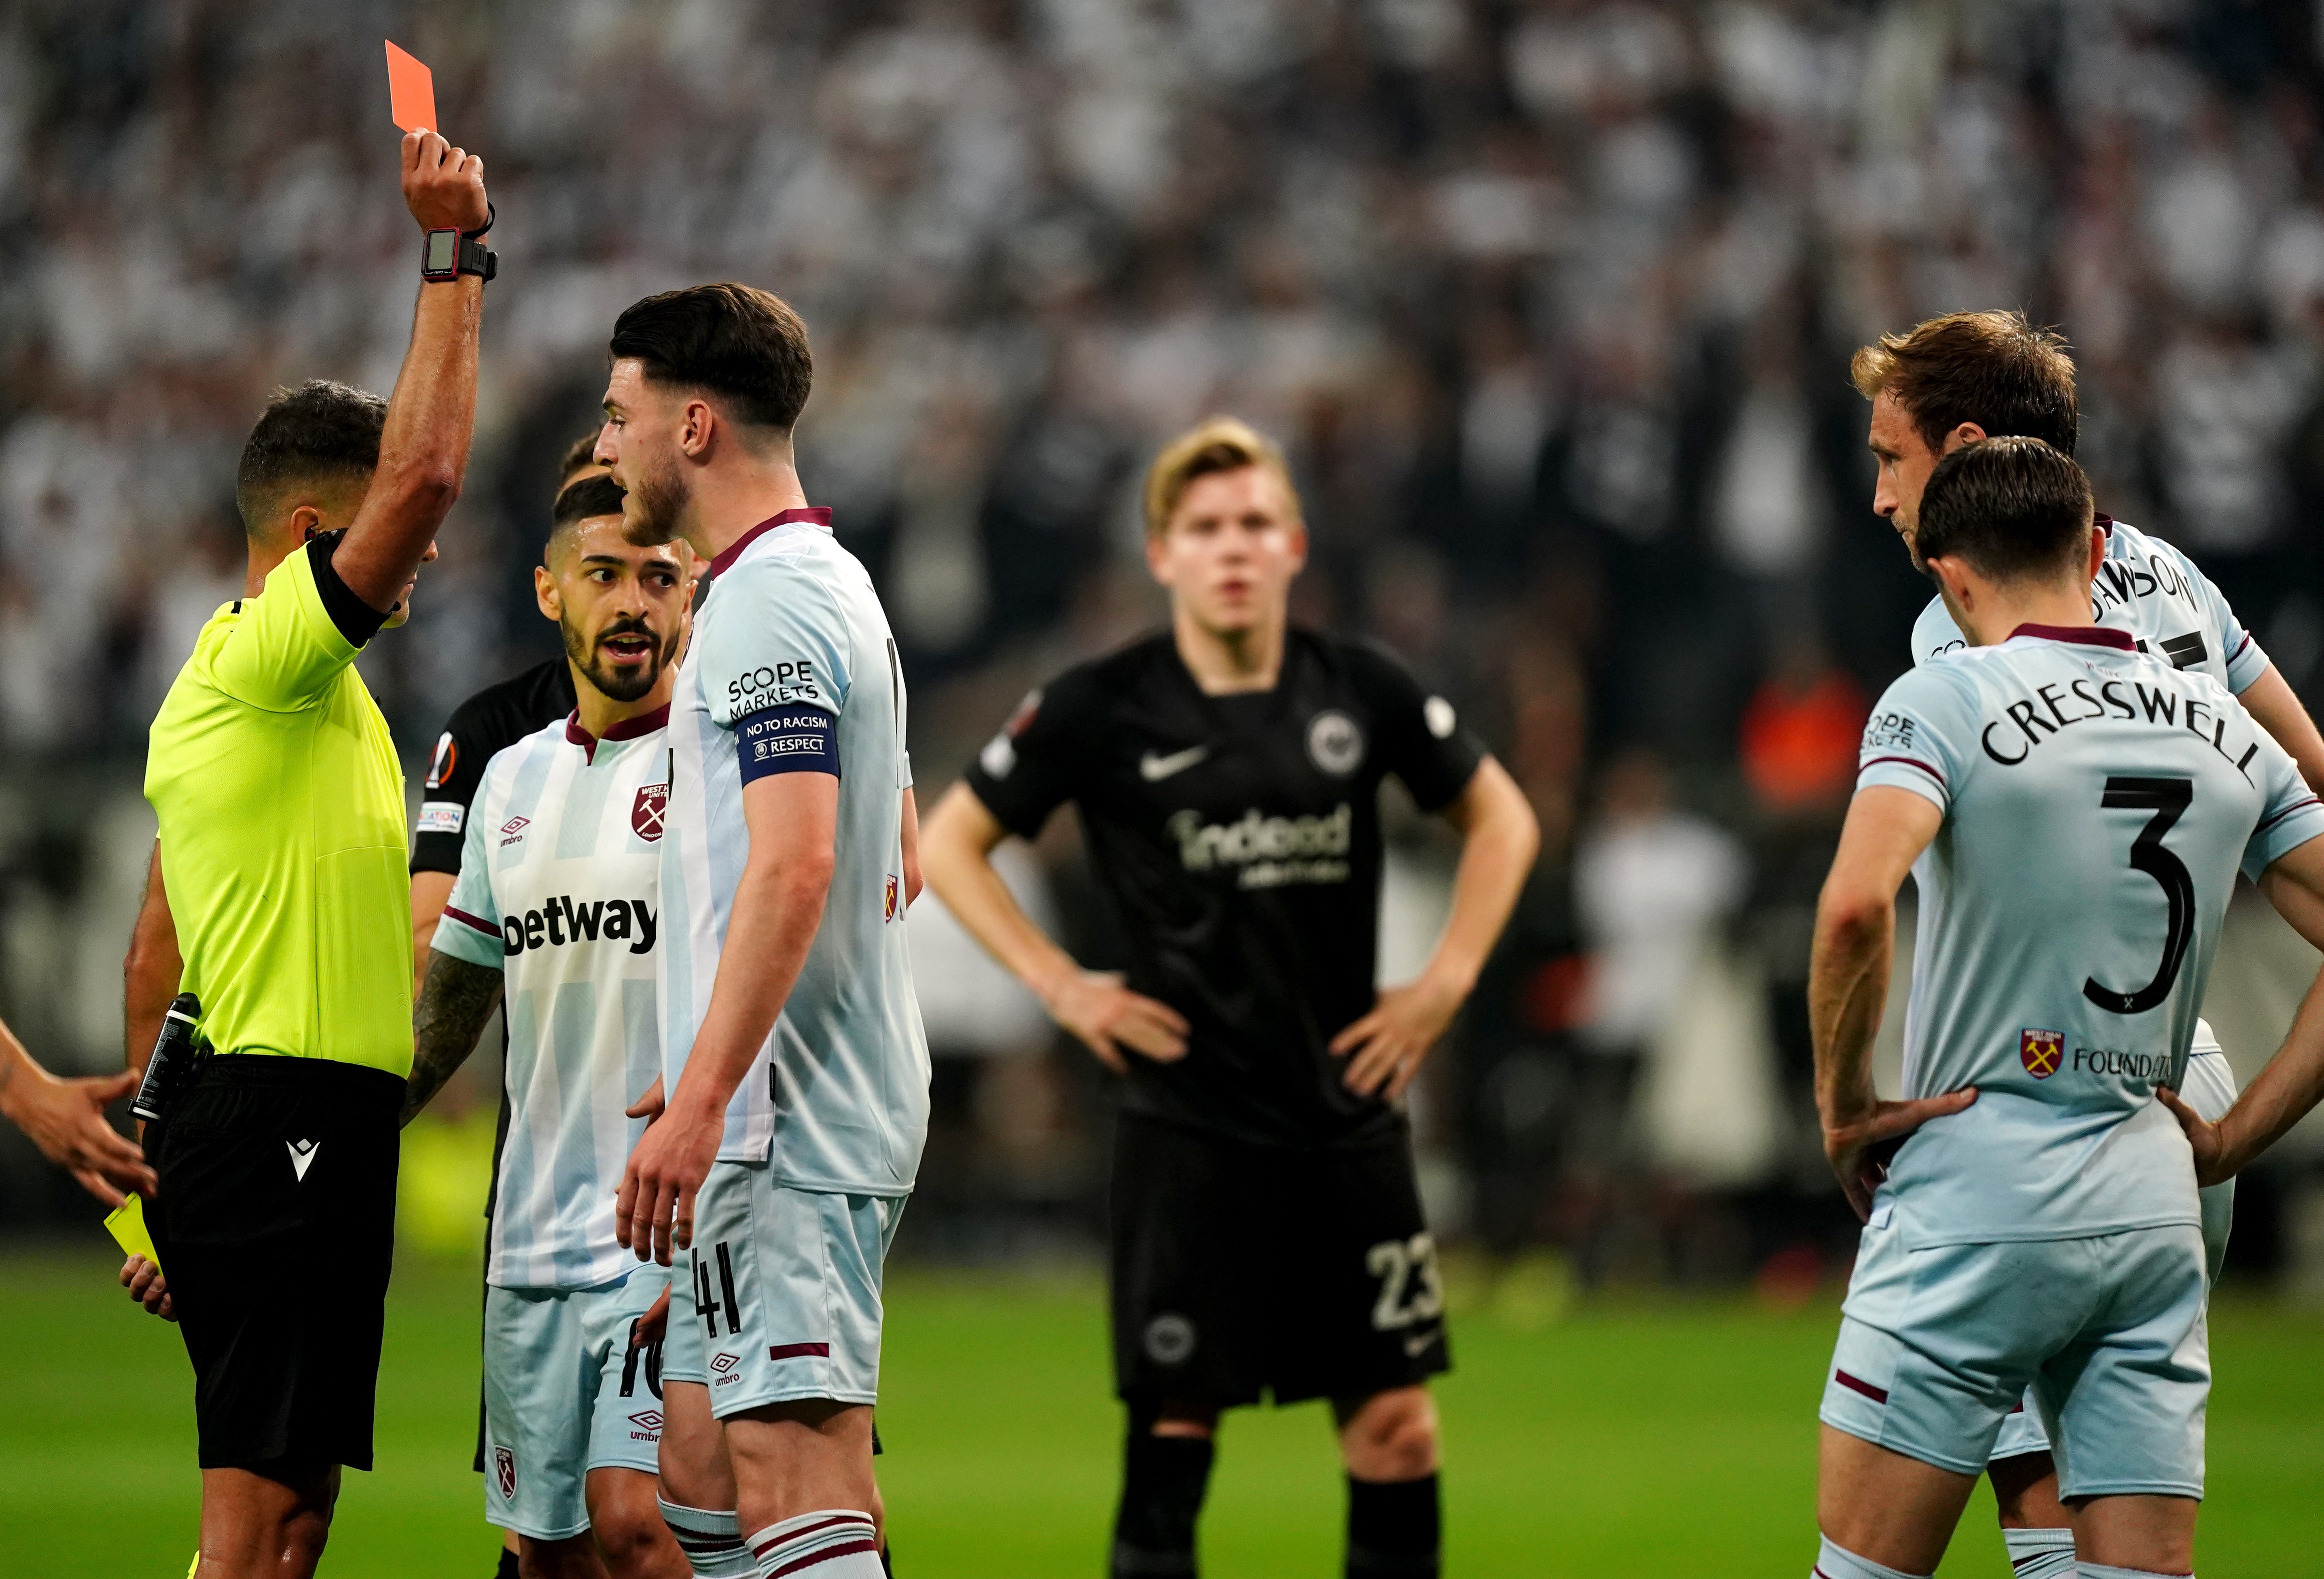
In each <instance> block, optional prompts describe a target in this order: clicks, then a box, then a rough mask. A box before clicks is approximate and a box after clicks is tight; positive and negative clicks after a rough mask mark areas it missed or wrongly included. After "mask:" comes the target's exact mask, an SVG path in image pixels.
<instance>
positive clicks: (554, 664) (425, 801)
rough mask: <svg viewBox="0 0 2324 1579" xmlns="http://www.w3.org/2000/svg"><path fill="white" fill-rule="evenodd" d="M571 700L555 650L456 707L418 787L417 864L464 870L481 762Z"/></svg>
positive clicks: (557, 714)
mask: <svg viewBox="0 0 2324 1579" xmlns="http://www.w3.org/2000/svg"><path fill="white" fill-rule="evenodd" d="M574 705H575V703H574V696H573V670H572V669H570V668H568V667H567V665H566V662H565V660H564V659H563V658H562V657H558V658H552V659H550V660H549V661H548V662H546V663H541V664H536V665H534V666H533V667H532V668H530V669H526V670H525V671H524V672H523V673H522V674H520V675H518V676H517V677H516V678H514V679H505V680H503V681H502V682H501V683H500V684H498V685H496V686H486V687H485V688H484V689H483V690H481V691H478V692H477V693H476V694H475V696H473V697H469V698H468V699H467V700H466V701H465V702H463V703H461V704H460V705H459V706H457V707H455V708H454V709H452V716H451V718H450V719H449V720H448V721H447V722H446V724H445V725H444V733H443V734H441V735H439V736H438V738H437V741H436V754H435V755H434V756H432V757H430V758H429V762H428V782H427V784H426V785H425V786H424V787H423V788H422V789H421V790H420V825H419V831H418V832H417V833H416V834H414V835H413V836H412V840H411V870H412V871H414V872H442V873H449V874H451V875H453V876H455V877H457V876H458V875H459V873H460V845H461V837H460V836H461V834H462V833H463V832H464V831H465V829H466V826H467V821H468V803H469V802H470V801H471V800H473V799H475V794H476V786H477V785H479V784H481V783H482V782H484V764H485V763H486V762H491V761H492V760H493V754H494V753H498V752H501V751H503V750H505V749H507V748H508V747H510V746H512V745H514V744H515V743H517V742H518V741H520V740H522V739H523V738H524V737H525V736H526V735H528V734H532V733H533V732H534V731H535V730H538V729H539V728H541V727H542V726H543V725H550V724H554V723H556V722H557V721H558V719H559V718H563V717H565V716H567V715H569V714H570V713H571V712H572V711H573V708H574Z"/></svg>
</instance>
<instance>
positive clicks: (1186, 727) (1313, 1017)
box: [920, 418, 1538, 1579]
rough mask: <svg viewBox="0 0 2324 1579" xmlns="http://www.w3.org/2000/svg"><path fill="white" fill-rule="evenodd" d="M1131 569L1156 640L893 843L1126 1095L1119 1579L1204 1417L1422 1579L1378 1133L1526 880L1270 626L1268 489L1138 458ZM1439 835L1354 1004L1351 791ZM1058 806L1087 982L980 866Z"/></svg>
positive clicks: (1301, 532)
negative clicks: (1137, 563)
mask: <svg viewBox="0 0 2324 1579" xmlns="http://www.w3.org/2000/svg"><path fill="white" fill-rule="evenodd" d="M1146 531H1147V537H1146V555H1147V563H1148V568H1150V569H1151V570H1152V571H1153V573H1154V577H1155V579H1156V580H1157V581H1159V582H1161V583H1162V584H1163V585H1164V586H1167V587H1168V588H1169V591H1170V614H1171V629H1170V630H1169V631H1168V632H1167V633H1161V634H1158V635H1156V636H1152V637H1149V638H1148V639H1147V640H1145V641H1142V642H1136V643H1134V644H1133V645H1131V646H1130V647H1127V648H1124V649H1123V650H1122V651H1119V652H1115V653H1111V654H1110V655H1108V656H1106V657H1103V658H1100V659H1098V660H1095V661H1094V662H1092V663H1086V664H1084V665H1082V666H1080V667H1079V668H1076V669H1069V670H1067V671H1066V672H1065V674H1064V675H1061V676H1060V677H1058V678H1057V679H1056V680H1054V681H1052V682H1051V683H1050V684H1049V685H1047V687H1045V688H1042V689H1041V690H1039V691H1037V692H1035V693H1034V694H1033V695H1032V696H1031V697H1028V698H1027V699H1026V701H1025V704H1024V705H1023V706H1021V707H1019V709H1018V712H1017V716H1015V717H1014V718H1013V719H1011V720H1010V723H1009V725H1008V726H1007V727H1006V728H1005V729H1004V730H1002V732H1001V734H998V735H996V736H995V737H994V738H993V740H992V743H991V744H990V745H988V746H986V747H985V748H984V751H983V753H982V754H981V755H980V756H979V757H978V758H977V760H976V762H975V763H974V764H973V765H972V766H971V768H970V769H969V771H968V775H967V778H966V780H965V781H964V783H962V784H960V785H957V786H955V787H954V789H952V790H951V791H950V792H949V793H947V794H946V795H945V799H944V801H943V803H942V804H941V805H939V806H938V807H937V808H936V815H935V816H934V817H931V818H930V819H929V822H928V825H927V829H926V830H925V832H924V833H923V835H922V837H921V841H920V849H921V859H922V861H923V862H924V863H925V864H926V868H927V877H928V882H929V883H930V884H931V885H932V886H933V887H934V888H935V889H936V892H937V893H938V894H939V895H941V896H942V897H943V899H944V902H945V905H946V906H947V907H949V908H950V910H952V912H953V913H954V915H955V916H957V917H959V918H960V920H961V923H962V925H963V926H964V927H966V928H968V930H969V931H970V932H971V933H973V935H974V936H975V937H977V939H978V940H979V941H980V942H982V944H983V945H984V946H986V947H987V948H989V949H991V951H992V953H993V954H994V955H995V956H997V957H998V958H999V959H1000V960H1001V962H1002V963H1003V964H1005V965H1008V966H1009V967H1010V969H1011V970H1013V971H1014V972H1016V974H1018V975H1019V977H1020V978H1021V979H1023V980H1024V981H1025V983H1027V984H1028V986H1030V987H1032V988H1033V989H1034V991H1036V992H1037V993H1039V995H1040V997H1041V1001H1042V1002H1043V1003H1044V1004H1046V1005H1047V1008H1048V1010H1049V1012H1050V1014H1051V1015H1052V1016H1054V1017H1055V1018H1056V1020H1057V1022H1058V1023H1059V1024H1060V1025H1062V1026H1064V1027H1065V1029H1066V1030H1069V1031H1071V1032H1073V1033H1074V1035H1075V1036H1076V1037H1078V1038H1080V1039H1081V1040H1082V1041H1084V1042H1085V1043H1086V1044H1088V1046H1089V1048H1090V1049H1091V1050H1092V1051H1093V1052H1094V1053H1095V1054H1096V1055H1097V1056H1098V1057H1099V1058H1101V1059H1102V1060H1103V1061H1104V1062H1105V1063H1106V1064H1107V1065H1108V1066H1110V1067H1111V1068H1113V1069H1114V1070H1115V1072H1116V1073H1118V1074H1120V1075H1122V1076H1124V1080H1123V1084H1122V1100H1121V1114H1120V1122H1119V1123H1118V1125H1117V1127H1116V1129H1115V1131H1114V1147H1113V1179H1112V1185H1111V1190H1110V1191H1109V1199H1108V1202H1107V1207H1108V1215H1109V1216H1110V1218H1111V1229H1112V1240H1113V1246H1112V1294H1113V1300H1112V1303H1113V1350H1114V1373H1115V1388H1116V1390H1117V1391H1118V1392H1119V1393H1120V1396H1121V1399H1122V1400H1123V1401H1124V1402H1125V1403H1127V1404H1128V1405H1129V1406H1130V1437H1129V1441H1128V1444H1127V1446H1126V1452H1125V1454H1124V1474H1123V1481H1122V1491H1121V1506H1120V1514H1119V1517H1118V1519H1117V1520H1116V1523H1115V1527H1114V1548H1113V1562H1112V1571H1113V1574H1114V1575H1115V1579H1133V1576H1155V1575H1162V1574H1172V1575H1191V1574H1194V1527H1195V1519H1196V1516H1197V1513H1198V1512H1199V1510H1200V1509H1201V1506H1202V1502H1203V1491H1204V1488H1205V1485H1206V1483H1207V1482H1208V1479H1209V1475H1210V1468H1211V1459H1212V1439H1213V1436H1215V1434H1216V1433H1217V1431H1218V1428H1219V1417H1220V1415H1221V1413H1222V1411H1224V1410H1226V1409H1228V1408H1234V1407H1236V1406H1238V1405H1242V1404H1250V1403H1256V1402H1257V1401H1259V1399H1260V1398H1261V1397H1262V1396H1263V1395H1268V1394H1271V1395H1272V1396H1273V1398H1274V1399H1275V1401H1276V1402H1277V1403H1278V1404H1280V1403H1289V1402H1293V1401H1296V1400H1297V1399H1312V1398H1328V1399H1331V1400H1332V1404H1333V1413H1334V1416H1335V1417H1336V1419H1337V1422H1338V1425H1339V1427H1340V1450H1341V1456H1342V1461H1343V1462H1344V1464H1346V1466H1347V1471H1348V1542H1347V1572H1348V1574H1350V1575H1351V1576H1353V1575H1359V1574H1360V1575H1368V1576H1369V1579H1391V1576H1394V1579H1434V1575H1435V1574H1436V1573H1437V1571H1438V1547H1439V1540H1438V1523H1439V1520H1438V1507H1437V1486H1436V1416H1435V1410H1434V1407H1433V1405H1432V1404H1431V1402H1430V1400H1429V1397H1428V1393H1427V1390H1426V1382H1427V1379H1428V1378H1429V1377H1430V1376H1431V1375H1433V1374H1434V1373H1436V1372H1439V1371H1443V1370H1445V1369H1446V1368H1447V1366H1448V1365H1449V1364H1450V1359H1449V1356H1448V1355H1447V1353H1446V1349H1445V1340H1444V1324H1443V1288H1442V1286H1441V1284H1440V1282H1439V1279H1438V1275H1437V1268H1436V1247H1435V1242H1434V1240H1432V1239H1431V1238H1430V1237H1429V1234H1428V1232H1427V1225H1426V1223H1425V1222H1424V1221H1423V1219H1422V1215H1421V1208H1420V1195H1419V1189H1418V1187H1417V1183H1416V1179H1415V1177H1414V1171H1413V1160H1412V1146H1411V1140H1410V1135H1409V1131H1408V1130H1407V1127H1406V1122H1405V1118H1404V1114H1403V1112H1402V1110H1401V1108H1400V1107H1399V1106H1398V1105H1397V1098H1398V1097H1399V1096H1401V1095H1402V1094H1403V1093H1404V1089H1405V1087H1406V1085H1408V1084H1409V1083H1410V1082H1411V1080H1412V1078H1413V1076H1414V1075H1415V1074H1416V1072H1417V1070H1418V1068H1419V1067H1420V1063H1421V1060H1422V1059H1423V1058H1425V1057H1426V1056H1427V1054H1428V1052H1429V1049H1430V1048H1432V1047H1433V1046H1434V1044H1435V1043H1436V1041H1437V1040H1438V1039H1439V1038H1441V1037H1442V1036H1443V1033H1444V1030H1445V1028H1446V1027H1447V1026H1448V1025H1449V1024H1450V1023H1451V1022H1452V1017H1453V1015H1454V1014H1455V1013H1457V1012H1458V1011H1459V1010H1460V1007H1461V1004H1462V1001H1463V1000H1465V999H1466V998H1467V996H1468V994H1469V991H1470V988H1471V986H1473V985H1474V983H1475V982H1476V979H1477V973H1478V971H1479V969H1480V968H1481V967H1482V965H1484V963H1485V956H1487V954H1488V953H1489V952H1490V950H1491V948H1492V946H1493V942H1494V939H1495V938H1497V937H1499V935H1500V930H1501V927H1502V924H1503V923H1504V922H1506V921H1507V920H1508V915H1509V910H1510V907H1511V906H1512V905H1514V904H1515V903H1516V900H1517V890H1518V888H1519V886H1520V885H1521V884H1522V883H1523V882H1524V881H1525V874H1526V869H1527V868H1528V867H1529V866H1530V865H1531V864H1532V862H1533V855H1534V850H1535V845H1536V842H1537V837H1538V836H1537V834H1536V831H1535V826H1534V818H1533V813H1532V812H1531V810H1529V809H1528V808H1527V807H1526V802H1525V797H1524V796H1523V795H1522V794H1521V793H1520V792H1519V791H1518V789H1517V786H1516V784H1514V783H1513V782H1512V781H1511V780H1510V779H1509V776H1508V773H1507V772H1506V771H1503V770H1502V768H1501V767H1500V765H1499V763H1497V762H1494V761H1493V760H1492V758H1490V757H1489V756H1487V755H1486V754H1485V752H1484V748H1483V746H1482V745H1481V744H1480V743H1479V742H1478V741H1477V740H1476V739H1475V738H1474V737H1473V736H1471V734H1469V733H1468V732H1467V731H1466V730H1464V729H1462V727H1461V725H1460V721H1459V719H1458V718H1457V717H1456V716H1454V714H1453V710H1452V705H1451V704H1450V703H1448V702H1446V701H1445V700H1444V699H1443V697H1432V696H1430V695H1429V694H1428V693H1427V692H1426V691H1425V689H1423V688H1422V687H1421V686H1420V685H1419V684H1418V683H1417V682H1416V681H1415V680H1414V679H1413V678H1412V675H1411V674H1410V672H1409V671H1408V670H1406V669H1405V667H1404V666H1403V665H1402V664H1401V663H1400V662H1398V661H1397V660H1396V659H1395V658H1394V657H1392V656H1390V655H1389V654H1388V652H1386V651H1383V650H1381V649H1379V648H1377V647H1373V646H1370V645H1369V644H1366V643H1361V642H1344V641H1340V640H1337V639H1335V638H1333V637H1330V636H1325V635H1322V634H1318V633H1314V632H1309V631H1301V630H1295V629H1291V628H1290V627H1289V625H1288V623H1287V622H1288V614H1289V603H1290V594H1291V581H1292V578H1293V577H1295V576H1296V575H1297V574H1298V572H1299V569H1300V567H1301V566H1302V565H1303V564H1304V563H1305V559H1306V552H1307V531H1306V528H1305V525H1304V524H1303V523H1302V522H1301V519H1300V513H1299V501H1298V497H1297V495H1296V494H1295V493H1294V492H1293V491H1292V487H1291V479H1290V476H1289V475H1288V473H1287V472H1286V468H1285V466H1284V464H1283V457H1282V456H1281V455H1280V454H1279V453H1278V452H1277V449H1276V448H1275V446H1274V445H1272V444H1270V443H1269V442H1268V440H1267V439H1264V438H1262V437H1261V436H1260V435H1259V434H1258V433H1256V432H1254V431H1252V430H1251V429H1250V428H1248V427H1245V426H1244V425H1243V424H1242V423H1240V422H1237V421H1234V420H1231V419H1225V418H1218V419H1213V420H1211V421H1208V422H1205V423H1203V425H1202V426H1201V427H1199V428H1196V429H1194V430H1193V431H1192V432H1190V433H1187V434H1185V435H1183V436H1181V437H1180V438H1179V439H1176V441H1174V442H1173V443H1172V444H1170V445H1169V446H1168V447H1167V448H1165V449H1164V450H1163V452H1162V454H1161V456H1160V457H1158V458H1157V459H1156V461H1155V462H1154V466H1153V468H1152V470H1151V471H1150V472H1149V473H1148V477H1147V483H1146ZM1390 774H1393V775H1394V776H1395V777H1397V779H1399V780H1402V781H1403V783H1404V785H1405V787H1406V789H1408V790H1410V791H1411V793H1412V797H1413V799H1415V800H1416V802H1418V803H1419V805H1420V806H1421V807H1422V808H1424V809H1426V810H1429V811H1433V812H1436V813H1439V814H1441V815H1442V816H1443V817H1444V818H1445V820H1446V821H1448V822H1450V823H1451V824H1452V826H1454V827H1456V828H1458V829H1459V830H1460V831H1461V834H1462V856H1461V864H1460V871H1459V874H1458V876H1457V877H1456V879H1455V880H1454V883H1453V889H1452V913H1451V915H1450V917H1449V918H1448V919H1447V920H1446V923H1445V927H1444V931H1443V936H1442V937H1441V938H1440V939H1439V941H1438V943H1437V946H1436V949H1435V952H1434V955H1433V956H1431V957H1430V959H1429V962H1428V965H1427V966H1426V968H1425V969H1424V970H1423V971H1422V973H1421V974H1420V977H1419V978H1418V979H1417V980H1416V981H1414V982H1412V983H1408V984H1406V985H1405V986H1401V987H1395V988H1390V989H1388V990H1387V991H1385V992H1381V993H1377V994H1375V993H1374V990H1373V971H1374V965H1375V956H1376V938H1377V937H1378V931H1379V895H1380V868H1381V845H1380V828H1379V788H1380V782H1381V780H1382V779H1383V778H1385V777H1387V776H1388V775H1390ZM1067 801H1072V802H1074V804H1075V805H1076V806H1077V807H1078V808H1079V810H1080V813H1081V820H1082V829H1083V834H1084V837H1085V838H1086V839H1087V841H1088V844H1089V853H1090V863H1091V865H1092V866H1093V868H1094V869H1095V872H1096V874H1097V878H1098V881H1099V882H1100V884H1101V885H1102V887H1103V888H1104V890H1105V891H1106V895H1107V897H1108V898H1109V899H1110V900H1111V901H1112V906H1113V909H1114V910H1115V912H1116V914H1117V915H1118V916H1119V918H1120V919H1121V920H1122V921H1123V922H1124V923H1125V925H1124V926H1123V928H1122V930H1123V932H1124V934H1125V935H1126V936H1127V937H1128V938H1129V941H1130V971H1129V975H1128V980H1127V981H1126V982H1125V981H1123V980H1122V979H1121V978H1120V977H1115V976H1106V975H1097V974H1090V973H1087V972H1084V970H1082V969H1081V967H1080V966H1079V965H1077V964H1076V963H1075V962H1074V960H1073V959H1072V958H1071V957H1069V956H1067V955H1066V954H1065V952H1064V950H1062V949H1060V948H1059V947H1058V946H1056V943H1054V942H1052V941H1051V940H1050V939H1049V938H1048V937H1045V936H1043V935H1042V933H1041V932H1040V931H1039V929H1038V928H1036V927H1035V926H1034V925H1033V923H1032V922H1031V921H1030V920H1029V919H1027V917H1026V916H1025V914H1024V912H1023V911H1022V910H1019V909H1018V907H1017V904H1016V901H1015V900H1013V899H1011V898H1010V893H1009V891H1008V889H1007V888H1006V887H1004V886H1003V885H1002V884H1001V881H1000V879H999V877H998V876H996V875H995V874H994V873H993V870H992V867H991V861H990V855H991V851H992V849H993V847H994V846H995V845H998V844H999V843H1000V842H1001V839H1002V838H1004V837H1006V836H1009V835H1011V834H1014V835H1017V836H1020V837H1024V838H1031V837H1033V836H1036V835H1037V834H1038V833H1039V832H1040V830H1041V826H1042V825H1043V824H1044V823H1045V822H1047V819H1048V817H1049V815H1050V813H1051V812H1053V811H1054V810H1056V808H1057V807H1059V806H1061V805H1063V804H1065V802H1067Z"/></svg>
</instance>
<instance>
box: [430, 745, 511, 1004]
mask: <svg viewBox="0 0 2324 1579" xmlns="http://www.w3.org/2000/svg"><path fill="white" fill-rule="evenodd" d="M500 760H501V759H500V757H499V756H497V755H495V756H494V757H493V761H492V762H489V763H487V764H485V767H484V778H483V779H482V780H479V781H478V782H477V785H476V792H475V795H474V796H473V797H471V798H470V799H469V801H468V828H467V832H466V834H465V835H464V836H462V838H461V840H460V874H459V875H458V876H457V877H456V878H454V879H453V880H452V897H451V898H450V899H449V900H446V901H445V903H444V919H442V920H440V921H438V922H437V923H436V935H435V936H434V937H432V938H430V939H429V947H431V948H438V949H441V950H443V951H444V952H445V953H446V954H448V955H450V956H452V957H453V958H454V959H461V960H466V961H467V962H468V964H470V965H485V966H488V967H490V968H491V969H493V970H499V969H501V968H502V961H503V958H504V957H505V956H506V950H505V949H504V948H503V945H502V941H501V937H502V934H501V907H500V901H498V900H495V899H493V861H492V855H491V854H490V849H489V846H488V845H486V844H485V842H484V808H486V807H488V806H490V805H492V804H493V789H495V788H496V782H495V777H494V773H493V768H494V767H495V766H496V765H497V764H498V763H499V762H500Z"/></svg>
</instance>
